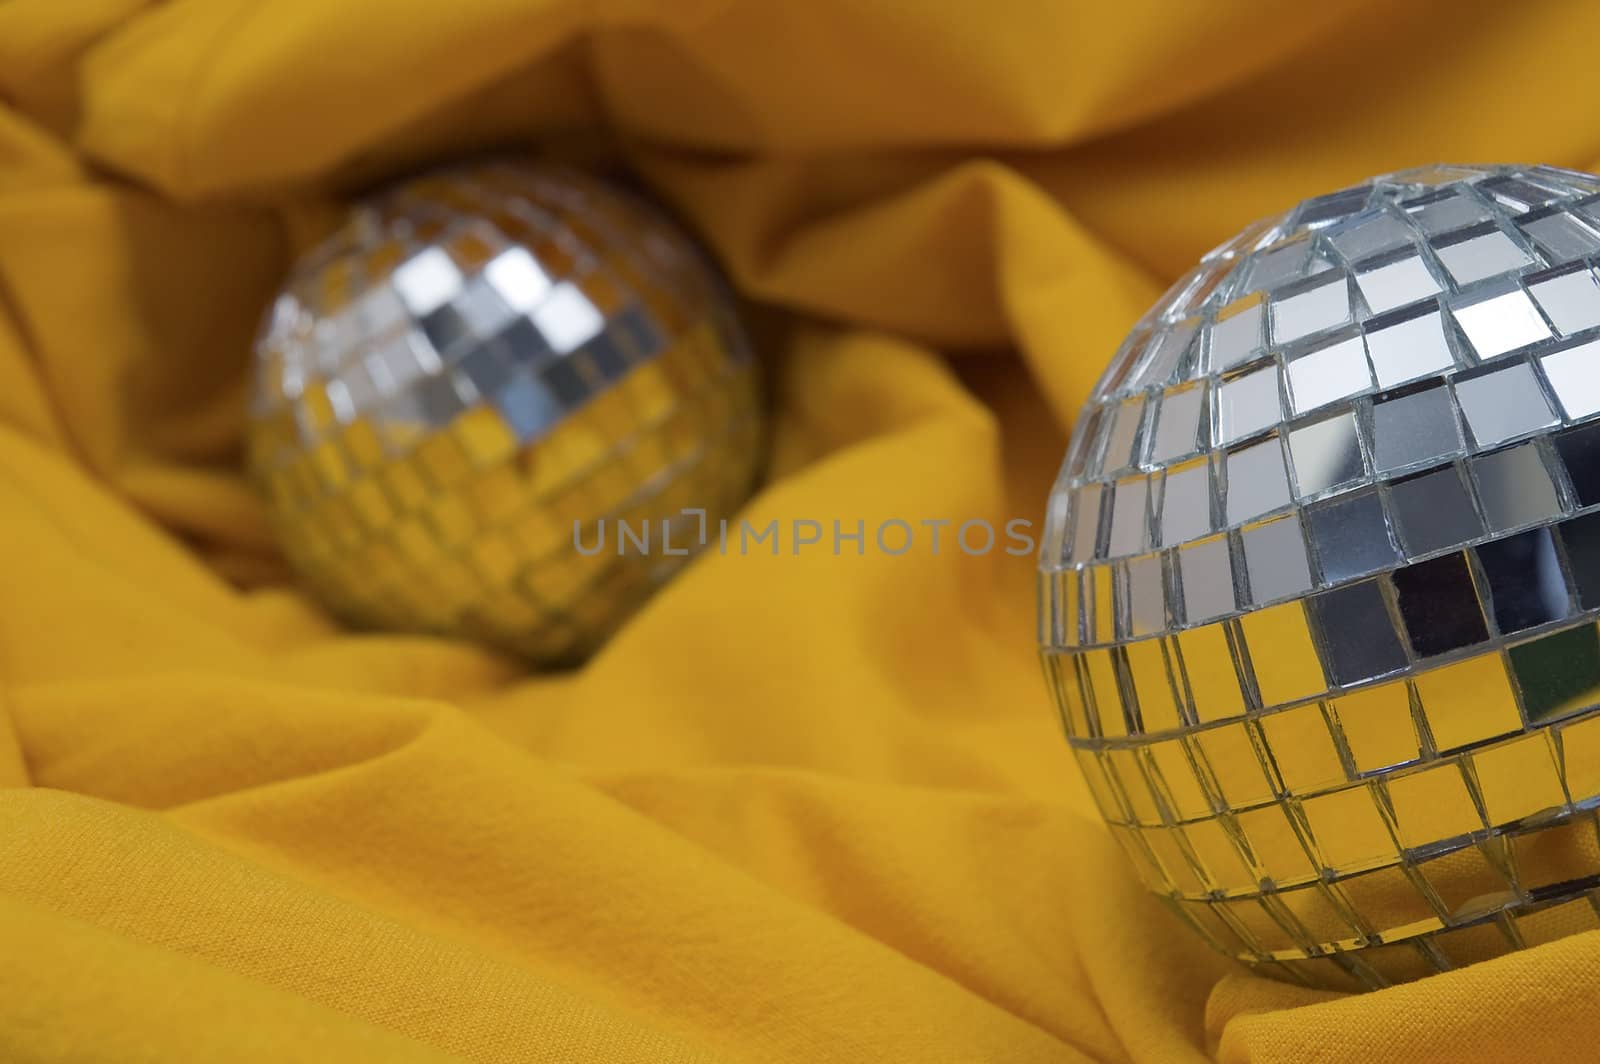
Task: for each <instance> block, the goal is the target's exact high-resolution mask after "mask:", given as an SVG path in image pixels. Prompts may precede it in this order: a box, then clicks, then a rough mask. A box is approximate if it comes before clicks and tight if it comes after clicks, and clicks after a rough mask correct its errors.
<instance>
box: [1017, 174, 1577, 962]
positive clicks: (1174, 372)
mask: <svg viewBox="0 0 1600 1064" xmlns="http://www.w3.org/2000/svg"><path fill="white" fill-rule="evenodd" d="M1597 256H1600V178H1597V177H1592V176H1589V175H1587V174H1578V173H1572V172H1569V171H1562V170H1557V169H1552V168H1548V167H1500V166H1494V167H1438V168H1432V169H1426V170H1415V171H1408V172H1405V173H1399V174H1394V175H1391V176H1388V177H1382V178H1378V179H1376V180H1374V181H1371V182H1369V183H1368V184H1365V185H1361V186H1359V187H1356V188H1351V189H1346V190H1344V191H1341V192H1335V193H1333V194H1331V195H1327V196H1321V197H1318V198H1316V199H1311V200H1307V201H1306V202H1304V203H1302V204H1300V205H1299V206H1298V207H1296V208H1294V209H1293V210H1291V211H1289V212H1288V213H1286V214H1283V215H1280V216H1278V217H1275V218H1269V219H1267V220H1264V221H1261V222H1258V223H1257V224H1255V225H1252V226H1250V227H1249V228H1248V229H1246V230H1245V231H1244V232H1243V233H1241V234H1240V235H1239V236H1237V237H1236V238H1234V239H1233V240H1231V241H1229V242H1228V243H1227V244H1225V245H1223V246H1222V247H1221V248H1218V249H1217V250H1216V251H1214V252H1212V253H1211V254H1209V255H1207V256H1206V257H1205V258H1204V260H1203V261H1202V262H1201V263H1200V265H1199V266H1198V267H1197V268H1196V269H1195V270H1194V271H1193V272H1192V273H1190V274H1189V275H1188V276H1186V277H1185V278H1184V279H1183V280H1181V281H1180V282H1179V283H1178V284H1177V285H1176V286H1174V287H1173V288H1172V289H1171V290H1170V291H1169V292H1168V293H1167V294H1166V295H1165V296H1164V297H1163V298H1162V299H1161V301H1160V302H1159V303H1158V304H1157V305H1156V306H1155V307H1154V308H1153V309H1152V310H1151V311H1150V312H1149V314H1147V315H1146V316H1145V318H1144V319H1143V320H1142V321H1140V322H1139V323H1138V325H1137V326H1136V327H1135V328H1134V330H1133V332H1132V334H1131V335H1130V336H1129V337H1128V339H1127V341H1126V342H1125V343H1124V344H1123V346H1122V348H1121V349H1120V350H1119V351H1118V353H1117V354H1116V356H1115V358H1114V359H1113V360H1112V363H1111V366H1110V368H1109V370H1108V371H1107V373H1106V374H1105V376H1104V377H1103V378H1102V379H1101V381H1100V382H1099V384H1098V385H1097V386H1096V388H1095V390H1094V393H1093V395H1092V397H1091V398H1090V400H1089V402H1088V404H1087V406H1086V407H1085V408H1084V410H1083V413H1082V415H1081V417H1080V419H1079V421H1078V426H1077V429H1076V433H1075V435H1074V439H1073V442H1072V445H1071V449H1070V451H1069V453H1068V455H1067V460H1066V463H1065V466H1064V468H1063V470H1062V473H1061V476H1060V479H1059V480H1058V481H1057V483H1056V486H1055V488H1054V489H1053V491H1052V493H1051V497H1050V504H1049V515H1048V520H1047V533H1046V536H1045V540H1044V547H1043V553H1042V555H1041V574H1040V576H1041V598H1040V602H1041V616H1040V641H1041V643H1042V657H1043V662H1044V666H1045V672H1046V675H1047V678H1048V681H1049V684H1050V686H1051V688H1052V689H1053V693H1054V696H1055V699H1056V703H1057V706H1058V708H1059V710H1060V712H1061V715H1062V718H1063V720H1064V721H1065V725H1066V731H1067V735H1068V737H1069V741H1070V743H1071V746H1072V749H1073V751H1074V753H1075V755H1076V757H1077V760H1078V763H1079V764H1080V765H1081V766H1082V769H1083V772H1084V775H1085V776H1086V777H1087V779H1088V782H1089V785H1090V787H1091V789H1092V790H1093V792H1094V794H1095V796H1096V799H1097V801H1098V803H1099V806H1100V808H1101V810H1102V812H1103V813H1104V816H1105V819H1106V821H1107V822H1108V824H1109V825H1110V829H1111V831H1112V833H1113V834H1115V835H1116V836H1117V838H1118V839H1119V840H1120V842H1121V843H1122V845H1123V848H1124V849H1125V850H1126V851H1127V853H1128V854H1129V855H1130V857H1131V858H1132V861H1133V863H1134V864H1135V865H1136V866H1137V868H1138V871H1139V874H1140V876H1141V877H1142V879H1143V880H1144V882H1145V883H1147V884H1148V885H1149V887H1150V888H1151V889H1152V890H1153V891H1155V892H1156V893H1158V894H1159V895H1160V896H1161V897H1162V898H1163V899H1165V900H1166V901H1167V902H1168V903H1169V904H1170V906H1171V908H1172V909H1174V910H1175V911H1176V912H1177V913H1178V914H1179V915H1180V916H1181V917H1183V918H1184V919H1185V920H1186V921H1187V922H1188V923H1190V924H1192V925H1193V926H1194V927H1195V928H1196V929H1197V930H1198V931H1199V932H1200V933H1201V934H1202V935H1203V936H1205V938H1206V939H1207V940H1209V941H1210V942H1211V943H1212V944H1213V945H1215V946H1216V947H1217V948H1219V949H1221V950H1223V951H1224V952H1226V953H1228V954H1230V955H1232V956H1235V957H1238V958H1240V959H1242V960H1244V961H1247V962H1249V963H1252V964H1254V965H1257V966H1258V967H1259V968H1261V969H1263V970H1264V971H1265V972H1266V973H1267V974H1272V975H1276V976H1278V977H1281V978H1285V979H1291V980H1297V981H1301V982H1305V983H1309V984H1312V985H1317V986H1331V987H1339V988H1349V989H1357V988H1362V987H1379V986H1384V985H1388V984H1392V983H1396V982H1401V981H1404V980H1408V979H1413V978H1416V977H1419V976H1423V975H1426V974H1428V973H1430V972H1434V971H1440V970H1446V969H1451V968H1457V967H1460V966H1462V965H1467V964H1471V963H1473V962H1475V961H1478V960H1482V959H1485V958H1489V957H1493V956H1495V955H1498V954H1501V953H1504V952H1506V951H1509V950H1512V949H1516V948H1520V947H1525V946H1533V945H1537V944H1539V943H1542V942H1547V941H1549V940H1551V939H1554V938H1557V937H1560V936H1563V935H1567V934H1571V933H1575V932H1578V931H1584V930H1588V929H1591V928H1596V927H1600V915H1597V911H1596V904H1597V898H1600V895H1597V888H1600V844H1597V835H1596V814H1595V809H1596V806H1597V804H1600V711H1597V703H1600V630H1597V626H1596V620H1597V615H1600V417H1597V415H1600V287H1597V285H1596V275H1595V264H1596V262H1597Z"/></svg>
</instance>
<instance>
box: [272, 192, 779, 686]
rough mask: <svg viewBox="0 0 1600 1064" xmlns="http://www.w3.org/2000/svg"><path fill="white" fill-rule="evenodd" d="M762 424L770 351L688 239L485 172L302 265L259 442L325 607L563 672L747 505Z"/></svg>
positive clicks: (582, 198) (385, 208) (276, 342)
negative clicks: (765, 354)
mask: <svg viewBox="0 0 1600 1064" xmlns="http://www.w3.org/2000/svg"><path fill="white" fill-rule="evenodd" d="M758 429H759V407H758V399H757V385H756V374H755V364H754V361H753V360H752V358H751V357H750V354H749V349H748V347H747V346H746V343H745V341H744V339H743V336H742V334H741V332H740V329H739V327H738V325H737V323H736V322H735V321H734V319H733V316H732V310H731V302H730V300H729V298H728V296H727V295H726V294H725V293H724V291H723V290H722V288H721V287H720V285H719V282H718V281H717V279H716V278H715V276H714V275H713V273H712V272H711V270H710V269H709V268H708V266H707V265H705V263H704V262H703V260H702V259H701V257H700V255H699V254H698V253H697V251H696V250H695V249H694V248H693V247H692V246H691V245H690V243H689V242H688V240H687V238H685V237H684V236H683V235H681V234H680V233H679V232H678V230H677V229H675V228H674V227H673V226H672V225H671V224H669V223H668V222H667V221H666V220H665V219H664V218H663V217H661V216H660V215H658V214H657V213H656V212H655V211H654V210H652V209H650V208H648V207H646V206H645V205H644V204H642V203H640V202H638V201H637V200H635V199H634V198H633V197H631V196H630V195H627V194H625V193H623V192H621V191H620V190H618V189H616V188H614V187H612V186H610V185H607V184H603V183H601V182H600V181H597V180H595V179H593V178H590V177H586V176H583V175H581V174H579V173H576V172H573V171H570V170H566V169H563V168H554V167H548V166H542V165H535V164H526V163H516V162H495V163H483V164H477V165H471V166H465V167H460V168H456V169H450V170H445V171H441V172H437V173H434V174H431V175H427V176H424V177H421V178H418V179H416V180H413V181H410V182H406V183H402V184H400V185H398V186H396V187H395V188H393V189H392V190H390V191H389V192H387V193H386V194H383V195H380V196H378V197H377V198H375V199H373V200H371V201H370V202H367V203H365V204H363V205H361V206H359V207H358V208H357V209H356V210H355V212H354V213H353V215H352V216H351V218H350V220H349V221H348V223H347V224H346V225H345V226H344V227H343V228H342V229H340V230H339V231H338V232H337V233H335V234H334V235H333V236H332V237H331V238H329V239H328V240H327V241H326V242H325V243H323V244H322V245H321V246H319V247H318V248H316V249H315V250H313V251H312V252H311V253H310V254H309V255H308V256H307V257H306V258H305V259H304V260H303V261H301V262H300V263H299V264H298V265H297V266H296V267H295V268H294V270H293V272H292V274H291V275H290V277H289V280H288V281H287V283H286V285H285V287H284V290H283V292H282V294H281V295H280V296H279V297H278V299H277V301H276V303H275V304H274V306H273V307H272V309H271V311H270V312H269V313H268V315H267V319H266V322H265V323H264V325H263V328H262V331H261V335H260V337H259V340H258V342H257V378H256V386H255V395H254V403H253V416H252V426H251V432H250V448H249V450H250V461H251V465H252V468H253V471H254V473H255V475H256V477H257V479H258V480H259V481H260V483H261V484H262V485H263V487H264V490H265V493H266V495H267V498H268V500H269V504H270V509H271V512H272V516H273V520H274V523H275V525H276V530H277V532H278V536H279V539H280V542H281V543H282V546H283V549H284V552H285V554H286V555H287V556H288V558H289V559H290V560H291V561H292V562H293V563H294V565H295V566H296V567H297V568H298V569H299V571H300V572H301V573H302V575H303V577H304V579H305V581H306V583H307V584H308V585H309V587H310V588H311V589H312V591H314V592H315V593H316V594H317V595H318V596H319V597H321V598H322V599H323V600H324V601H325V602H326V603H327V604H328V605H329V606H330V607H331V608H332V609H333V610H334V611H336V612H337V613H339V614H341V615H343V616H345V617H346V618H348V619H350V620H351V621H353V622H355V623H358V624H361V625H365V626H372V627H377V628H384V629H396V630H403V631H421V632H433V633H442V634H450V635H464V636H468V637H472V638H477V639H479V640H482V641H484V642H487V643H489V644H492V645H495V646H498V647H501V648H505V649H508V650H510V651H513V652H515V653H519V654H522V655H524V656H526V657H528V658H530V659H532V660H533V661H535V662H537V663H556V662H566V661H572V660H577V659H580V658H582V657H583V656H584V655H585V654H587V653H589V652H590V651H592V650H593V649H594V648H595V647H596V646H597V645H598V644H599V643H600V642H601V641H602V640H603V639H604V638H605V637H606V636H607V635H608V634H609V633H610V632H611V631H612V630H614V629H615V628H616V627H617V626H618V625H619V624H620V623H621V622H622V621H623V620H624V619H626V618H627V616H628V615H629V614H630V612H632V611H633V610H634V609H635V608H636V607H637V606H638V605H639V603H640V602H641V601H642V600H643V599H644V598H645V597H646V596H648V595H649V594H650V593H651V591H652V590H653V589H655V588H656V587H657V586H658V585H659V584H660V583H661V582H662V581H663V580H664V579H666V578H667V577H668V576H670V575H671V574H672V572H673V571H674V570H675V569H677V568H679V567H680V566H681V565H682V564H683V563H684V562H685V561H686V559H687V557H688V556H689V555H690V553H691V552H692V550H693V549H694V548H695V547H697V546H699V545H701V544H702V543H703V542H704V540H705V538H706V536H705V535H704V532H705V529H706V528H707V525H708V524H709V525H714V524H715V522H717V521H718V520H719V519H721V518H723V517H726V516H727V515H729V514H731V513H732V512H733V511H734V510H735V509H736V508H737V507H738V506H739V504H740V503H741V502H742V501H743V499H744V498H745V496H746V493H747V492H748V490H749V488H750V485H751V481H752V479H753V476H754V471H755V462H756V454H757V440H758V435H759V431H758ZM697 511H704V512H703V513H699V512H697Z"/></svg>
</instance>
